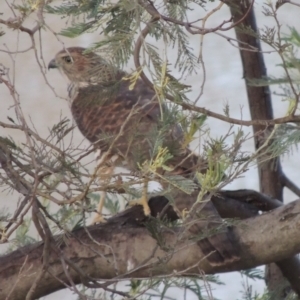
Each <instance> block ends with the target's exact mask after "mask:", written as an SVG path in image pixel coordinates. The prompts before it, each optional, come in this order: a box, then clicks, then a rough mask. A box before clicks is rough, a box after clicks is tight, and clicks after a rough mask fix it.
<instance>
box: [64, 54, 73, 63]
mask: <svg viewBox="0 0 300 300" xmlns="http://www.w3.org/2000/svg"><path fill="white" fill-rule="evenodd" d="M63 60H64V61H65V62H66V63H68V64H69V63H71V62H72V58H71V56H64V57H63Z"/></svg>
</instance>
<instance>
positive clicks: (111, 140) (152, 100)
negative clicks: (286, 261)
mask: <svg viewBox="0 0 300 300" xmlns="http://www.w3.org/2000/svg"><path fill="white" fill-rule="evenodd" d="M48 67H49V68H58V69H59V70H61V71H62V72H63V73H64V74H65V75H66V76H67V77H68V78H69V80H70V82H71V84H70V86H69V96H70V100H71V111H72V115H73V117H74V119H75V122H76V124H77V126H78V128H79V130H80V131H81V133H82V134H83V135H84V136H85V137H86V138H87V139H88V140H89V141H90V142H91V143H92V144H93V145H94V146H95V148H96V149H99V150H100V152H101V159H102V161H101V163H102V164H104V165H106V168H101V169H100V170H101V171H102V172H104V173H106V174H108V175H109V173H110V172H111V171H112V169H113V167H115V166H125V167H126V168H127V169H129V170H131V171H138V170H139V167H140V166H141V165H142V164H143V163H144V162H145V161H151V160H153V159H155V156H156V155H157V151H158V149H167V151H168V160H167V161H166V165H167V166H168V167H169V171H168V173H170V174H176V175H178V174H184V175H185V176H188V175H191V174H194V172H195V170H198V171H201V169H205V165H204V164H203V160H201V159H200V158H199V157H198V156H197V155H195V154H193V153H192V152H191V150H189V149H188V148H187V147H185V146H183V145H184V134H183V131H182V129H181V127H180V126H179V125H178V123H177V122H178V121H177V119H176V117H175V116H174V114H173V113H171V112H170V111H169V110H168V109H167V108H166V105H165V104H160V103H159V101H158V99H157V97H156V94H155V92H154V91H153V90H152V89H150V88H149V87H148V86H146V85H145V83H144V82H143V81H142V80H141V79H138V80H137V81H136V82H135V83H134V86H133V88H131V87H130V85H131V84H132V82H130V81H129V80H124V78H126V76H127V75H128V74H126V73H125V72H123V71H121V70H118V69H116V68H115V67H114V66H112V65H111V64H110V63H109V62H108V61H106V60H105V59H104V58H102V57H101V56H99V55H97V54H96V53H93V52H87V51H86V49H84V48H80V47H71V48H68V49H66V50H62V51H60V52H58V53H57V54H56V56H55V58H54V59H53V60H51V62H50V63H49V66H48ZM158 144H160V145H159V146H160V147H157V146H158ZM103 157H104V159H103ZM104 169H106V170H104ZM161 171H162V170H161ZM146 185H147V182H146V183H145V186H146ZM146 192H147V190H146V188H145V189H144V193H143V196H142V198H141V200H140V201H136V203H137V204H141V205H143V207H144V212H145V214H146V215H149V214H150V209H149V207H148V204H147V195H146ZM101 205H102V201H101Z"/></svg>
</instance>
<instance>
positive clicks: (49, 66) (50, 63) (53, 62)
mask: <svg viewBox="0 0 300 300" xmlns="http://www.w3.org/2000/svg"><path fill="white" fill-rule="evenodd" d="M56 68H58V65H57V64H56V61H55V59H54V58H53V59H52V60H51V61H50V62H49V65H48V70H49V69H56Z"/></svg>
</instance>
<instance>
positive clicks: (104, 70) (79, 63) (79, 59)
mask: <svg viewBox="0 0 300 300" xmlns="http://www.w3.org/2000/svg"><path fill="white" fill-rule="evenodd" d="M50 68H58V69H59V70H60V71H62V72H63V73H64V74H65V75H66V76H67V77H68V78H69V80H70V81H71V82H73V83H76V84H80V83H91V84H95V83H109V82H111V81H113V80H114V78H115V74H116V69H115V68H114V67H113V66H112V65H111V64H110V63H109V62H108V61H106V60H105V59H104V58H102V57H101V56H100V55H98V54H96V53H94V52H88V51H87V49H85V48H81V47H70V48H66V49H64V50H61V51H59V52H58V53H57V54H56V56H55V58H53V59H52V60H51V61H50V63H49V65H48V69H50Z"/></svg>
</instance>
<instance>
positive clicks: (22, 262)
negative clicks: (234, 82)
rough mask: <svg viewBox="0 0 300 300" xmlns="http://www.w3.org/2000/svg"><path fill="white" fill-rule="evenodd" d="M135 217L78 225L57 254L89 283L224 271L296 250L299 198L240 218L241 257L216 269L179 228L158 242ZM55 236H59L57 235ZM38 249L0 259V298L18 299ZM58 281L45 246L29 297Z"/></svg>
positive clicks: (56, 261) (299, 244) (135, 212)
mask: <svg viewBox="0 0 300 300" xmlns="http://www.w3.org/2000/svg"><path fill="white" fill-rule="evenodd" d="M141 219H143V212H142V209H141V208H140V207H133V208H132V209H130V210H127V211H125V212H123V213H121V214H120V215H118V216H116V217H113V218H111V219H110V220H109V221H108V223H107V224H104V225H97V226H92V227H88V228H86V229H84V228H81V229H79V230H77V231H76V232H73V234H72V237H71V238H69V239H67V240H66V242H65V244H63V245H62V246H60V251H61V254H63V256H64V257H65V258H66V259H67V260H69V261H70V262H72V263H73V264H74V265H76V267H77V268H78V270H80V271H82V272H83V273H84V274H88V280H89V281H95V280H100V279H106V280H109V279H113V278H114V279H115V278H116V276H118V278H119V279H122V278H124V279H125V278H133V277H135V278H147V277H153V276H162V275H163V276H178V275H190V276H192V275H194V276H197V275H199V274H200V273H201V272H203V271H204V272H205V273H206V274H212V273H217V272H228V271H234V270H241V269H247V268H253V267H255V266H258V265H262V264H267V263H270V262H274V261H279V260H280V261H282V260H283V259H286V258H288V257H290V256H293V255H295V254H296V253H297V252H299V251H300V239H298V238H295V237H298V234H299V226H300V200H298V201H295V202H293V203H290V204H288V205H286V206H283V207H280V208H278V209H276V210H274V211H272V212H270V213H266V214H264V215H261V216H257V217H254V218H250V219H246V220H243V221H240V222H239V224H237V226H236V227H234V228H233V233H234V235H235V242H236V245H237V247H238V249H239V252H240V255H241V258H242V259H241V260H240V261H238V262H234V263H231V264H228V265H224V266H217V267H212V266H211V265H210V264H208V263H207V261H206V260H205V257H203V254H202V253H201V252H200V250H199V247H198V246H197V244H196V243H195V242H192V241H191V240H186V239H185V238H182V239H181V238H180V236H181V235H180V232H181V229H180V228H177V229H176V228H173V229H169V230H163V231H162V232H160V234H161V237H162V238H163V240H164V241H165V242H164V244H163V245H162V246H158V243H157V240H155V239H154V238H153V237H151V235H150V234H149V231H148V230H147V229H146V228H144V227H141V224H140V223H139V222H138V221H137V220H141ZM87 232H88V233H87ZM91 237H92V239H93V240H92V239H91ZM56 240H59V237H58V236H57V237H56ZM95 241H96V242H97V243H95ZM43 251H44V244H43V243H37V244H35V245H31V246H27V247H24V248H22V249H19V250H17V251H14V252H12V253H10V254H7V255H5V256H3V257H1V258H0V266H1V269H0V283H1V285H0V286H1V289H0V298H1V299H6V297H7V296H8V295H10V296H9V298H7V299H14V300H19V299H20V300H21V299H22V300H23V299H24V295H26V293H27V292H28V291H29V290H30V288H31V286H32V282H33V281H34V279H35V278H36V274H38V273H40V271H41V269H42V268H43V262H42V260H41V257H42V255H43ZM129 266H131V267H130V268H129ZM51 274H52V275H54V276H52V275H51ZM69 276H70V278H71V279H72V281H73V282H74V283H76V284H77V283H80V282H82V280H83V278H81V276H80V274H79V273H78V272H76V271H75V270H72V269H70V270H69ZM55 277H56V278H58V279H60V280H57V279H55ZM12 282H18V285H16V286H12V285H11V283H12ZM63 282H65V283H66V284H68V279H67V277H66V275H65V272H64V269H63V265H62V262H61V258H60V257H59V256H58V255H57V253H55V252H54V251H52V250H51V251H49V268H48V270H47V272H45V273H44V274H43V276H42V278H41V279H40V281H39V285H38V286H37V287H36V289H35V291H34V294H33V297H34V298H38V297H41V296H44V295H46V294H48V293H50V292H53V291H55V290H59V289H62V288H65V285H64V284H63ZM299 286H300V285H298V287H299Z"/></svg>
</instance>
